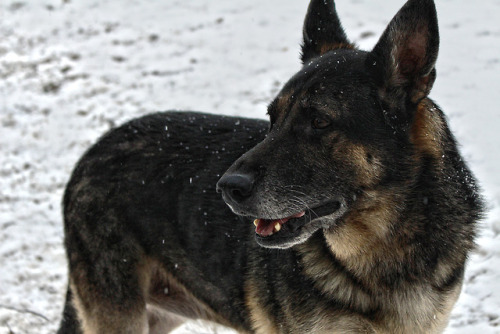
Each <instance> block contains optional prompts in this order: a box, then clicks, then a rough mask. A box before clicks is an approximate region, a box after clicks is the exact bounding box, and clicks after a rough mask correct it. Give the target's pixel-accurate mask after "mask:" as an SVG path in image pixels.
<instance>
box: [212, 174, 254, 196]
mask: <svg viewBox="0 0 500 334" xmlns="http://www.w3.org/2000/svg"><path fill="white" fill-rule="evenodd" d="M253 185H254V178H253V177H252V176H251V175H246V174H229V175H223V176H222V177H221V179H220V180H219V182H217V192H219V193H220V192H222V193H223V195H224V197H225V199H226V201H227V200H230V201H232V202H234V203H241V202H243V201H244V200H245V199H247V198H249V197H250V196H251V195H252V190H253Z"/></svg>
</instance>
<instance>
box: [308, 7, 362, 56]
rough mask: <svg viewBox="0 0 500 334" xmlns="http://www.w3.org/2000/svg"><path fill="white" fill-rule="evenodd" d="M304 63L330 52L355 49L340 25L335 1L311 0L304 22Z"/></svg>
mask: <svg viewBox="0 0 500 334" xmlns="http://www.w3.org/2000/svg"><path fill="white" fill-rule="evenodd" d="M303 35H304V41H303V44H302V55H301V59H302V63H303V64H305V63H307V62H308V61H309V60H311V59H312V58H314V57H317V56H320V55H322V54H324V53H326V52H328V51H330V50H335V49H342V48H354V46H353V45H352V44H351V43H350V42H349V41H348V40H347V37H346V35H345V32H344V29H343V28H342V25H341V24H340V20H339V17H338V15H337V11H336V10H335V3H334V1H333V0H311V2H310V3H309V8H308V10H307V14H306V18H305V20H304V30H303Z"/></svg>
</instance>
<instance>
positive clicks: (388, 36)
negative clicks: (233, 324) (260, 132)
mask: <svg viewBox="0 0 500 334" xmlns="http://www.w3.org/2000/svg"><path fill="white" fill-rule="evenodd" d="M303 36H304V41H303V46H302V62H303V67H302V69H301V70H300V71H299V72H298V73H297V74H296V75H295V76H293V77H292V78H291V79H290V80H289V81H288V83H286V84H285V86H284V87H283V89H282V91H281V92H280V93H279V94H278V96H277V97H276V98H275V100H274V101H273V102H272V103H271V104H270V105H269V108H268V113H269V116H270V121H271V126H270V130H269V134H268V135H267V137H266V139H265V140H264V141H262V142H261V143H259V144H258V145H257V146H256V147H254V148H253V149H252V150H250V151H248V152H247V153H245V154H244V155H243V156H242V157H241V158H239V159H238V160H237V161H236V162H235V163H234V164H233V165H232V166H231V167H230V168H229V169H228V171H227V172H226V173H225V174H224V175H223V176H222V178H221V179H220V180H219V182H218V184H217V188H218V190H219V191H221V192H222V195H223V198H224V200H225V202H226V203H227V204H228V205H229V206H230V207H231V209H232V210H233V211H234V212H235V213H236V214H238V215H243V216H250V217H253V218H254V219H255V225H256V238H257V242H258V243H259V244H260V245H262V246H265V247H273V248H287V247H291V246H293V245H295V244H298V243H301V242H304V241H305V240H307V239H308V238H309V237H310V236H311V235H312V234H313V233H314V232H316V231H317V230H319V229H329V228H332V227H333V226H335V225H336V224H339V223H340V221H341V220H342V217H343V216H344V215H345V214H346V213H347V212H349V209H350V207H351V206H352V205H353V203H355V202H356V200H357V197H358V196H360V195H361V194H362V193H363V192H365V191H366V190H367V189H374V188H376V187H377V186H378V185H380V184H382V183H385V184H387V183H391V182H396V181H397V180H399V181H401V180H403V179H404V173H405V172H404V171H405V169H407V167H406V166H407V164H408V159H409V158H408V156H410V155H411V154H410V152H409V151H410V150H411V149H412V143H411V138H410V137H411V134H410V132H411V131H410V127H411V124H412V122H413V120H414V114H415V111H416V110H417V106H418V104H419V103H420V102H421V101H422V100H423V99H424V98H426V97H427V95H428V93H429V91H430V89H431V88H432V85H433V83H434V79H435V73H436V72H435V69H434V66H435V62H436V57H437V52H438V45H439V36H438V26H437V18H436V10H435V6H434V3H433V1H432V0H409V1H408V2H407V3H406V5H405V6H404V7H403V8H402V9H401V10H400V11H399V12H398V13H397V14H396V16H395V17H394V18H393V20H392V21H391V22H390V24H389V26H388V27H387V29H386V30H385V32H384V33H383V35H382V37H381V38H380V40H379V42H378V43H377V44H376V46H375V47H374V49H373V50H372V51H371V52H366V51H361V50H358V49H357V48H356V47H355V46H354V45H353V44H351V43H350V42H349V41H348V39H347V37H346V35H345V33H344V30H343V28H342V26H341V24H340V21H339V18H338V16H337V13H336V11H335V5H334V3H333V1H332V0H312V1H311V3H310V5H309V9H308V13H307V15H306V19H305V23H304V31H303Z"/></svg>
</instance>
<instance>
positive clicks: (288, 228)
mask: <svg viewBox="0 0 500 334" xmlns="http://www.w3.org/2000/svg"><path fill="white" fill-rule="evenodd" d="M346 211H347V204H346V202H345V201H344V200H339V201H332V202H328V203H326V204H324V205H321V206H318V207H317V208H316V209H310V210H305V211H302V212H300V213H297V214H295V215H292V216H289V217H287V218H282V219H274V220H273V219H256V220H255V221H254V224H255V225H256V233H255V239H256V241H257V243H258V244H259V245H260V246H262V247H266V248H279V249H286V248H290V247H293V246H295V245H298V244H301V243H303V242H305V241H306V240H307V239H309V237H310V236H311V235H313V234H314V233H315V232H316V231H318V230H320V229H325V228H330V227H332V226H333V225H335V224H336V223H337V222H338V220H339V218H341V217H342V216H343V215H344V214H345V212H346Z"/></svg>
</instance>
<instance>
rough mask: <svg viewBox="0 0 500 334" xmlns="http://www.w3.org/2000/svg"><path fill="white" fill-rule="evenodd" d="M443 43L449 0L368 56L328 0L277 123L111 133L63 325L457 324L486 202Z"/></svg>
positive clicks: (289, 327) (209, 122)
mask: <svg viewBox="0 0 500 334" xmlns="http://www.w3.org/2000/svg"><path fill="white" fill-rule="evenodd" d="M438 48H439V33H438V22H437V15H436V9H435V5H434V3H433V1H432V0H409V1H408V2H407V3H406V4H404V6H403V7H402V8H401V9H400V11H399V12H398V13H397V14H396V16H395V17H394V18H393V19H392V21H391V22H390V23H389V25H388V27H387V29H386V30H385V32H384V33H383V35H382V36H381V38H380V40H379V41H378V42H377V43H376V45H375V47H374V48H373V50H371V51H369V52H367V51H362V50H359V49H358V48H357V47H356V46H355V45H354V44H352V43H351V42H350V41H349V40H348V39H347V37H346V34H345V32H344V30H343V28H342V26H341V23H340V20H339V18H338V15H337V13H336V10H335V4H334V3H333V0H312V1H311V3H310V4H309V8H308V12H307V14H306V18H305V22H304V30H303V44H302V54H301V59H302V63H303V67H302V68H301V70H300V71H299V72H298V73H297V74H295V75H294V76H293V77H292V78H291V79H290V80H289V81H288V82H287V83H286V84H285V85H284V87H283V89H282V90H281V92H280V93H279V94H278V96H277V97H276V98H275V99H274V101H272V103H271V104H270V105H269V108H268V114H269V117H270V121H269V122H267V121H264V120H255V119H247V118H241V117H228V116H216V115H210V114H203V113H197V112H164V113H156V114H151V115H147V116H144V117H142V118H138V119H135V120H132V121H130V122H128V123H126V124H124V125H122V126H120V127H118V128H116V129H113V130H111V131H110V132H109V133H107V134H105V135H104V136H103V137H102V138H101V139H100V140H99V141H98V142H97V143H96V144H95V145H94V146H93V147H91V148H90V149H89V150H88V151H87V153H86V154H85V155H84V156H83V158H82V159H81V160H80V161H79V163H78V164H77V166H76V168H75V170H74V171H73V174H72V176H71V179H70V180H69V182H68V185H67V188H66V192H65V195H64V199H63V208H64V209H63V211H64V223H65V225H64V229H65V247H66V251H67V257H68V262H69V288H68V293H67V298H66V305H65V309H64V314H63V320H62V323H61V327H60V329H59V333H61V334H62V333H84V334H89V333H107V334H109V333H168V332H170V331H172V330H173V329H175V328H176V327H177V326H179V325H180V324H181V323H182V322H183V321H185V320H186V319H204V320H208V321H212V322H216V323H219V324H222V325H225V326H228V327H231V328H233V329H235V330H236V331H238V332H240V333H258V334H275V333H343V334H345V333H406V334H407V333H413V334H415V333H441V332H442V331H443V330H444V329H445V327H446V325H447V322H448V317H449V315H450V312H451V309H452V307H453V305H454V303H455V302H456V300H457V298H458V296H459V294H460V289H461V286H462V281H463V275H464V266H465V262H466V260H467V257H468V254H469V253H470V251H471V250H472V249H473V248H474V238H475V235H476V229H477V222H478V220H479V219H480V218H481V215H482V210H483V209H482V208H483V204H482V199H481V195H480V192H479V190H478V186H477V184H476V181H475V180H474V177H473V175H472V174H471V172H470V171H469V169H468V168H467V166H466V164H465V162H464V159H463V158H462V157H461V156H460V153H459V150H458V148H457V144H456V140H455V139H454V137H453V135H452V133H451V132H450V129H449V127H448V125H447V122H446V118H445V116H444V114H443V112H442V111H441V110H440V109H439V107H438V106H437V105H436V104H435V103H434V102H433V101H432V100H431V99H430V98H429V97H428V95H429V92H430V91H431V88H432V86H433V84H434V81H435V78H436V69H435V63H436V58H437V54H438ZM252 222H253V224H252Z"/></svg>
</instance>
